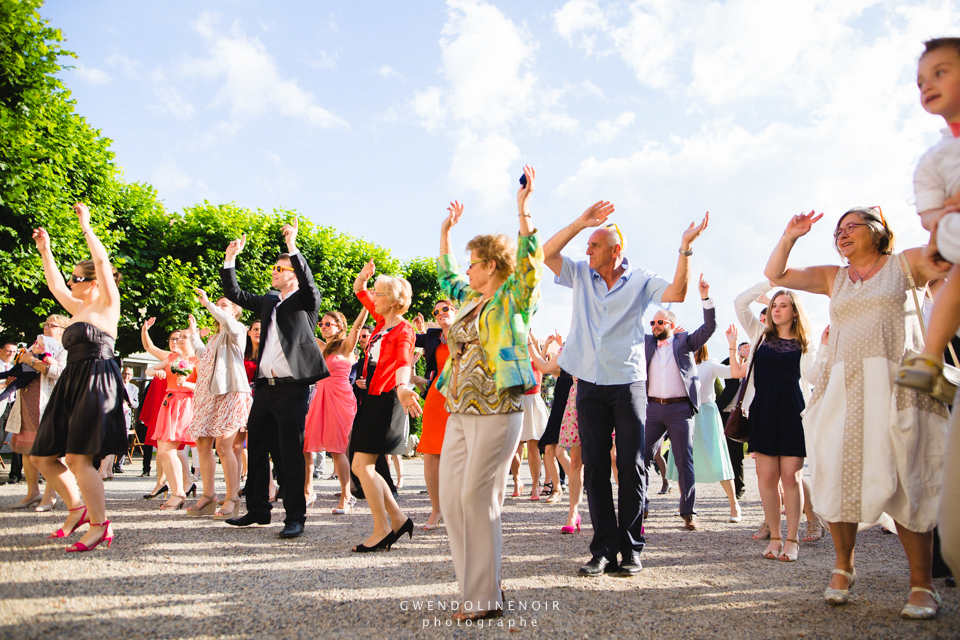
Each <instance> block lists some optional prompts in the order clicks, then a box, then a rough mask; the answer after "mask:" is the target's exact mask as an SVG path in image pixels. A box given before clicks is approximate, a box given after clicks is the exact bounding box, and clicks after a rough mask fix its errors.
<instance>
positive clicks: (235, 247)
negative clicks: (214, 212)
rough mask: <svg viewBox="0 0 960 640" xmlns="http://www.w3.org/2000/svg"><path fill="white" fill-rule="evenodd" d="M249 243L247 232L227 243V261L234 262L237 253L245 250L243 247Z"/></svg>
mask: <svg viewBox="0 0 960 640" xmlns="http://www.w3.org/2000/svg"><path fill="white" fill-rule="evenodd" d="M246 245H247V234H243V235H242V236H240V237H239V238H237V239H236V240H231V241H230V244H228V245H227V251H226V261H227V262H233V261H234V260H235V259H236V257H237V254H238V253H240V252H241V251H243V248H244V247H245V246H246Z"/></svg>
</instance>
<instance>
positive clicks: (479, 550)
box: [440, 411, 523, 611]
mask: <svg viewBox="0 0 960 640" xmlns="http://www.w3.org/2000/svg"><path fill="white" fill-rule="evenodd" d="M522 427H523V413H522V412H519V411H518V412H514V413H503V414H499V415H494V416H475V415H469V414H463V413H454V414H451V415H450V418H449V419H448V420H447V430H446V434H445V435H444V438H443V449H442V450H441V454H440V510H441V511H442V512H443V519H444V521H445V522H446V523H447V536H448V538H449V539H450V555H452V556H453V568H454V571H456V574H457V582H459V584H460V596H461V598H462V603H461V607H462V608H463V610H464V611H489V610H491V609H496V608H497V607H498V606H501V605H502V600H501V598H500V552H501V546H502V531H501V527H500V511H501V508H502V507H503V498H504V495H505V493H506V490H507V476H508V475H509V472H510V461H511V460H512V459H513V454H514V453H515V452H516V450H517V446H518V445H519V444H520V431H521V429H522Z"/></svg>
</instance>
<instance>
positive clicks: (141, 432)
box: [136, 420, 153, 475]
mask: <svg viewBox="0 0 960 640" xmlns="http://www.w3.org/2000/svg"><path fill="white" fill-rule="evenodd" d="M136 429H137V437H138V438H139V439H140V442H145V441H146V439H147V425H145V424H143V423H142V422H140V421H139V420H137V427H136ZM140 449H141V450H142V451H143V473H145V474H146V475H150V463H151V462H153V447H151V446H150V445H146V444H145V445H143V446H142V447H140Z"/></svg>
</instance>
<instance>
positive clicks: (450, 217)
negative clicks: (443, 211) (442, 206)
mask: <svg viewBox="0 0 960 640" xmlns="http://www.w3.org/2000/svg"><path fill="white" fill-rule="evenodd" d="M461 216H463V205H462V204H460V202H459V201H457V200H454V201H453V202H451V203H450V206H449V207H447V217H446V218H444V219H443V223H442V224H441V225H440V228H441V230H443V231H449V230H450V229H452V228H453V227H455V226H456V225H457V223H458V222H460V217H461Z"/></svg>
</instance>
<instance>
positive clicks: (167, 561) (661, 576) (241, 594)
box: [0, 460, 960, 640]
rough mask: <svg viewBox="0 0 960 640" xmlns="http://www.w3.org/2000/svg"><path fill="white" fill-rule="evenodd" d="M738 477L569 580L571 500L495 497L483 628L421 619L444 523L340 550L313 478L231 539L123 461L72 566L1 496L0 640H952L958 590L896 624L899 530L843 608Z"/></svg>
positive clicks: (581, 541) (449, 587)
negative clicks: (927, 617) (292, 507)
mask: <svg viewBox="0 0 960 640" xmlns="http://www.w3.org/2000/svg"><path fill="white" fill-rule="evenodd" d="M748 465H749V461H748ZM327 468H328V469H330V468H331V465H330V464H329V461H328V465H327ZM524 473H526V468H524ZM422 474H423V466H422V463H421V462H420V461H419V460H407V461H405V476H404V479H405V483H406V486H405V487H404V489H403V490H402V491H401V500H400V503H401V505H402V507H403V508H404V509H405V510H406V512H407V514H408V515H410V516H411V517H412V518H413V519H414V520H415V521H416V522H419V523H423V522H424V521H425V520H426V517H427V514H428V513H429V509H430V507H429V501H428V499H427V496H426V495H421V494H420V490H421V489H423V488H424V485H423V475H422ZM747 478H748V482H747V484H748V489H747V495H746V497H745V500H744V501H743V515H744V517H743V521H742V522H741V523H740V524H730V523H728V522H727V515H728V507H727V504H726V498H725V497H724V496H723V493H722V491H721V489H720V487H719V485H698V493H699V496H698V497H699V500H698V503H697V507H698V511H699V514H700V516H699V517H700V523H701V530H700V531H698V532H687V531H684V530H683V529H682V526H681V525H682V520H681V519H680V518H678V517H677V516H675V515H674V511H675V509H676V507H677V499H678V498H677V493H676V491H675V490H674V492H673V493H672V494H669V495H666V496H654V500H653V501H652V504H651V509H650V511H651V516H650V519H649V520H648V521H647V545H648V546H647V549H646V550H645V551H644V553H643V563H644V569H643V571H642V573H641V574H640V575H639V576H638V577H636V578H631V579H624V578H618V577H612V576H611V577H607V576H605V577H602V578H598V579H583V578H578V577H576V575H575V574H576V570H577V568H578V567H579V566H580V565H581V564H582V563H583V562H585V561H586V560H588V559H589V550H588V543H589V540H590V537H589V536H590V535H591V534H592V529H591V528H590V527H589V526H588V525H587V521H588V518H587V509H586V506H585V505H584V507H583V509H582V513H583V515H584V530H583V532H582V533H581V534H579V535H561V534H560V526H561V525H563V523H564V519H565V514H566V510H567V500H566V497H565V498H564V500H563V501H562V502H561V503H559V504H555V505H548V504H545V503H543V502H532V501H530V500H529V499H528V497H524V498H508V499H507V504H506V505H505V508H504V516H503V529H504V545H503V586H504V588H505V589H506V592H507V597H508V605H507V606H508V608H512V610H508V611H507V612H506V615H505V616H504V618H503V619H502V620H493V621H487V622H486V623H485V626H484V628H483V629H478V628H476V627H473V628H467V627H464V626H460V627H458V626H457V623H456V622H455V621H453V620H452V616H451V613H450V612H449V611H430V610H427V608H428V607H430V606H434V607H436V606H437V603H439V605H440V606H447V605H448V604H449V602H450V601H451V600H453V599H455V598H456V593H457V587H456V581H455V578H454V575H453V564H452V563H451V562H450V559H449V555H448V553H449V548H448V546H447V540H446V533H445V529H443V528H441V529H439V530H437V531H433V532H424V531H422V530H420V529H419V528H418V529H417V530H416V531H415V533H414V537H413V540H409V539H406V538H405V539H404V541H403V542H401V543H398V544H397V545H396V546H395V547H394V548H393V550H392V551H391V552H389V553H374V554H366V555H357V554H353V553H350V551H349V549H350V546H352V545H353V544H356V543H358V542H360V541H362V540H363V539H364V538H365V537H366V536H367V535H368V534H369V530H370V528H371V519H370V515H369V511H367V510H366V509H365V508H360V509H357V510H356V511H355V513H354V514H353V515H348V516H334V515H332V514H330V509H331V508H332V507H334V506H336V493H337V492H338V491H339V484H338V483H337V482H336V481H328V480H323V481H317V483H316V486H317V491H318V493H319V496H320V497H319V499H318V501H317V505H316V506H315V507H314V508H312V509H311V510H310V511H309V513H308V519H307V526H306V532H305V533H304V535H303V536H301V537H300V538H298V539H296V540H279V539H278V538H277V533H278V532H279V531H280V529H281V527H282V517H283V516H282V511H279V510H274V523H273V524H271V525H269V526H267V527H256V526H254V527H250V528H247V529H242V530H241V529H235V528H232V527H229V526H228V525H226V524H223V523H220V522H215V521H214V520H213V519H212V518H202V519H194V518H188V517H186V516H185V515H183V512H173V513H167V512H160V511H158V510H157V506H158V504H159V501H158V500H149V501H148V500H143V499H142V498H141V497H140V496H141V494H143V493H145V492H147V491H148V490H150V489H151V488H152V487H153V480H154V479H153V478H150V479H141V478H140V477H139V464H137V465H134V466H132V467H128V468H127V473H126V474H124V475H122V476H120V475H118V476H117V479H116V480H114V481H113V482H111V483H107V508H108V512H109V514H110V517H111V519H112V520H113V522H114V524H115V527H116V539H115V541H114V545H113V547H112V548H110V549H106V548H102V547H101V548H97V549H95V550H94V551H93V552H90V553H84V554H70V555H65V554H64V553H63V550H62V548H63V546H64V544H63V542H55V541H51V540H45V539H44V537H43V535H44V534H46V533H49V532H50V531H53V530H55V529H56V528H57V527H58V526H59V525H60V523H61V522H62V520H63V518H64V517H65V515H66V511H65V510H64V509H63V507H62V506H61V507H60V508H59V509H57V510H56V511H54V512H52V513H43V514H39V513H34V512H27V513H24V512H21V511H10V510H7V509H6V507H8V506H9V505H11V504H13V503H14V502H16V500H18V499H19V498H20V497H21V496H22V495H23V493H24V490H25V485H23V484H18V485H5V486H0V509H2V511H0V584H2V585H3V586H2V588H0V597H2V599H0V637H4V638H17V639H18V640H26V639H28V638H44V639H49V638H69V639H70V640H81V639H84V638H104V637H109V636H113V637H118V638H122V639H123V640H132V639H134V638H315V637H325V638H357V637H370V636H374V635H375V634H376V635H378V636H379V635H383V636H386V637H391V638H392V637H403V638H419V637H451V636H452V637H480V636H483V637H491V638H492V637H517V636H516V634H526V635H527V636H528V637H529V636H532V635H533V634H538V633H543V632H545V633H548V634H550V636H551V637H555V638H574V637H576V638H587V637H624V636H625V637H642V638H659V637H664V638H674V639H680V638H713V637H718V638H725V639H729V638H731V637H736V638H738V639H739V638H744V639H746V638H797V637H802V638H827V637H829V638H958V637H960V616H958V614H957V611H958V600H960V596H958V591H957V589H950V588H945V587H944V586H943V584H942V581H938V589H939V590H940V592H941V594H942V595H943V600H944V602H943V607H942V609H941V612H940V615H939V617H938V618H937V619H936V620H934V621H932V622H914V621H904V620H901V619H900V618H899V612H900V609H901V607H902V606H903V604H904V603H905V602H906V598H907V595H908V587H907V579H908V572H907V563H906V559H905V557H904V554H903V551H902V549H901V548H900V545H899V543H898V541H897V539H896V536H893V535H885V534H883V533H881V531H880V530H879V528H877V527H875V528H872V529H869V530H867V531H864V532H862V533H861V534H860V537H859V541H858V542H859V543H858V552H857V553H858V555H857V564H858V569H859V572H858V582H857V585H856V587H855V588H854V590H853V592H852V595H853V599H852V601H851V603H850V604H849V605H847V606H846V607H843V608H832V607H830V606H828V605H826V604H825V603H824V602H823V599H822V596H821V594H822V592H823V589H824V587H825V586H826V584H827V581H828V580H829V575H830V570H831V569H832V566H833V548H832V545H831V542H830V539H829V536H828V537H826V538H824V539H823V540H822V541H820V542H818V543H810V544H802V545H801V550H800V561H799V562H798V563H796V564H790V563H781V562H775V561H770V560H765V559H763V558H761V552H762V550H763V548H764V546H765V543H761V542H757V541H755V540H752V539H751V538H750V534H751V533H753V532H754V531H755V530H756V529H757V527H758V526H759V523H760V521H761V518H762V515H761V511H760V503H759V497H758V494H757V490H756V475H755V473H754V472H753V469H752V467H750V468H748V470H747ZM657 483H658V480H657V479H655V480H654V484H657ZM218 488H219V489H220V490H221V491H222V489H223V486H222V484H219V483H218ZM360 505H361V507H363V506H365V503H363V502H361V503H360ZM801 531H802V528H801ZM78 537H79V536H78V534H75V535H74V537H73V540H76V539H78ZM417 607H419V608H420V609H419V610H418V609H417ZM501 624H502V625H503V626H502V627H501V626H500V625H501Z"/></svg>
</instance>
